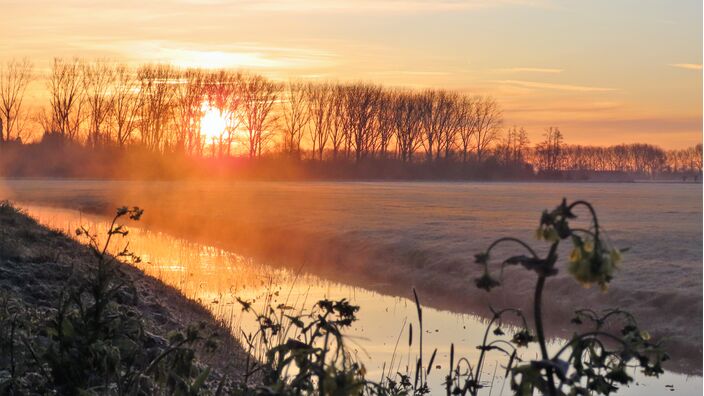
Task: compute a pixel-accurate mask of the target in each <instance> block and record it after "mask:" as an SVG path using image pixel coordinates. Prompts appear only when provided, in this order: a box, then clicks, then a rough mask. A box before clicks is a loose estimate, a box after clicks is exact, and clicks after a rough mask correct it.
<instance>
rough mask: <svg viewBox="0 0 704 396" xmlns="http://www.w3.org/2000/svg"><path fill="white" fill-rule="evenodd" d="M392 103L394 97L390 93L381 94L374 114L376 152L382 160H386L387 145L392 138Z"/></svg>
mask: <svg viewBox="0 0 704 396" xmlns="http://www.w3.org/2000/svg"><path fill="white" fill-rule="evenodd" d="M394 101H395V96H394V94H393V93H392V92H383V94H382V96H381V98H380V99H379V110H378V111H377V112H376V120H375V125H376V131H377V136H378V151H379V156H380V157H381V158H382V159H386V158H387V156H388V150H389V145H390V144H391V139H392V138H393V136H394V130H395V129H394V126H395V124H394Z"/></svg>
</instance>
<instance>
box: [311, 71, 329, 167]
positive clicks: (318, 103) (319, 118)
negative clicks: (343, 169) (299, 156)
mask: <svg viewBox="0 0 704 396" xmlns="http://www.w3.org/2000/svg"><path fill="white" fill-rule="evenodd" d="M332 94H333V87H332V85H330V84H313V83H311V84H308V85H307V86H306V102H307V104H308V114H309V115H310V121H311V128H310V140H311V144H312V151H313V158H315V156H316V155H317V156H318V159H319V160H322V159H323V153H324V152H325V146H326V144H327V142H328V139H329V138H330V123H331V120H332V118H331V117H332V116H331V112H330V110H331V108H330V101H331V100H332Z"/></svg>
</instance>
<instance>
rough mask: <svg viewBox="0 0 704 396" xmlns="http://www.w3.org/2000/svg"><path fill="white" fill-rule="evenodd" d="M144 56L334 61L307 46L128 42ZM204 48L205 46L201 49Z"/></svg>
mask: <svg viewBox="0 0 704 396" xmlns="http://www.w3.org/2000/svg"><path fill="white" fill-rule="evenodd" d="M125 47H126V48H125V50H126V51H127V53H137V54H138V57H139V58H140V59H141V60H148V61H151V62H166V63H172V64H175V65H177V66H181V67H204V68H245V69H301V68H311V67H327V66H330V65H332V62H333V61H332V59H333V57H334V56H333V54H330V53H326V52H324V51H320V50H315V49H306V48H283V47H276V46H267V45H260V44H257V43H241V44H233V45H226V46H225V45H221V46H209V48H202V46H200V47H197V48H198V49H196V48H194V47H193V46H192V45H191V46H189V45H184V43H177V42H159V41H151V42H135V43H133V44H132V45H129V44H128V45H127V46H125ZM201 48H202V49H201Z"/></svg>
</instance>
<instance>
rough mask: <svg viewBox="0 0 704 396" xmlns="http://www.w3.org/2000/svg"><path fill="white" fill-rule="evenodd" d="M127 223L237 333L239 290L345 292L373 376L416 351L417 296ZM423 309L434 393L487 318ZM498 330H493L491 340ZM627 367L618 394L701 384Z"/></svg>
mask: <svg viewBox="0 0 704 396" xmlns="http://www.w3.org/2000/svg"><path fill="white" fill-rule="evenodd" d="M23 209H24V210H26V211H27V213H28V214H29V215H31V216H32V217H34V218H36V219H37V220H38V221H40V222H41V223H42V224H45V225H47V226H49V227H52V228H54V229H59V230H63V231H66V232H67V233H69V234H70V233H71V232H72V230H74V229H75V228H77V227H79V226H82V227H85V228H87V229H90V230H92V231H93V232H96V233H97V234H98V235H104V234H105V232H106V231H107V229H108V227H109V223H108V219H107V218H105V217H101V216H96V215H87V214H85V213H81V212H79V211H75V210H66V209H55V208H47V207H40V206H31V205H30V206H24V207H23ZM128 227H129V231H130V232H129V244H130V249H131V250H132V251H133V252H134V253H136V254H137V255H138V256H139V257H140V258H142V260H143V261H141V262H140V263H136V264H135V265H136V266H137V267H138V268H140V269H141V270H142V271H144V272H145V273H146V274H148V275H151V276H154V277H156V278H158V279H160V280H161V281H163V282H164V283H166V284H169V285H171V286H174V287H176V288H177V289H178V290H180V291H181V292H182V293H183V294H184V295H185V296H187V297H188V298H191V299H194V300H196V301H198V302H199V303H201V304H202V305H204V306H205V307H206V308H207V309H209V310H210V311H211V312H212V313H213V314H214V316H215V317H216V318H217V319H220V320H223V321H224V322H225V323H226V324H228V325H229V326H230V328H231V329H232V332H233V334H234V335H235V336H240V335H241V334H242V333H245V334H247V333H253V332H255V331H256V329H257V328H258V326H259V324H258V323H257V321H256V319H255V317H254V315H253V314H251V313H249V314H248V313H243V312H242V310H241V305H240V304H239V303H238V302H237V300H236V298H242V299H244V300H247V301H251V302H253V306H254V307H255V309H256V310H257V311H259V312H261V311H262V309H263V307H264V303H265V302H266V301H270V302H271V304H272V305H276V304H280V303H282V304H285V305H288V306H292V307H294V309H295V310H298V309H307V308H309V307H310V306H311V305H312V304H314V303H315V302H316V301H318V300H320V299H323V298H329V299H333V300H339V299H342V298H345V299H348V300H349V301H351V302H352V303H353V304H357V305H359V306H361V310H360V312H359V313H358V315H357V316H358V321H357V322H355V323H354V325H353V326H352V327H351V328H349V329H348V330H346V332H345V335H346V338H347V341H348V343H349V346H350V347H351V351H352V352H353V353H354V354H355V355H356V357H357V359H359V361H361V362H362V363H363V364H364V365H365V368H366V369H367V373H368V375H369V378H372V379H378V378H382V376H384V375H387V376H388V375H391V376H393V373H395V372H396V371H399V372H405V371H406V370H407V369H408V367H407V366H408V365H409V362H413V361H415V359H416V358H417V354H418V351H417V349H416V348H415V347H409V346H408V345H407V333H408V325H409V324H412V325H413V326H414V328H417V324H418V322H417V317H416V306H415V304H414V302H413V301H412V299H409V298H403V297H393V296H388V295H386V294H384V293H377V292H374V291H370V290H368V289H365V288H363V287H355V286H350V285H345V284H341V283H338V282H332V281H329V280H326V279H323V278H320V277H317V276H314V275H306V274H302V273H300V272H298V271H293V270H287V269H282V268H279V267H273V266H269V265H266V264H264V263H262V262H259V261H257V260H254V259H252V258H248V257H245V256H242V255H239V254H236V253H233V252H229V251H227V250H223V249H218V248H216V247H213V246H208V245H203V244H199V243H194V242H190V241H188V240H185V239H181V238H175V237H172V236H170V235H168V234H166V233H162V232H154V231H149V230H147V229H143V228H140V227H139V224H135V223H130V225H129V226H128ZM121 248H122V247H121V246H119V244H116V245H115V246H114V247H113V249H114V250H115V251H116V252H117V251H119V250H120V249H121ZM421 301H423V296H421ZM423 317H424V325H425V331H424V334H423V338H424V341H423V343H424V346H425V348H426V353H429V351H431V350H434V349H437V351H438V352H437V359H436V360H435V364H434V367H433V369H434V370H435V373H434V374H433V375H432V376H431V380H430V383H429V384H430V386H431V389H432V391H433V394H436V393H438V394H440V393H443V392H444V385H443V380H444V368H446V367H447V365H448V361H449V348H450V345H451V344H452V345H454V350H455V354H456V356H459V357H465V358H468V359H470V361H476V359H477V358H478V354H479V351H478V350H477V349H476V345H479V344H481V338H482V336H483V334H484V331H485V330H486V325H487V320H486V319H484V318H482V317H481V316H477V315H471V314H462V313H455V312H451V311H446V310H438V309H433V308H430V307H427V306H424V307H423ZM502 327H503V328H504V330H506V331H507V332H511V331H514V329H512V328H511V326H509V325H504V326H502ZM573 327H574V326H573ZM494 338H495V336H493V335H490V340H491V339H494ZM416 342H417V341H416ZM564 342H565V341H564V340H561V339H552V340H551V342H549V344H548V348H549V349H550V350H551V353H554V352H556V351H557V349H559V348H560V347H561V346H562V343H564ZM539 353H540V352H539V349H538V347H537V345H535V344H532V345H530V346H529V347H528V348H522V349H521V350H520V356H522V357H524V358H535V357H536V356H537V355H539ZM426 358H427V356H426ZM486 358H487V361H486V364H485V366H484V370H483V378H484V380H483V381H482V382H483V384H484V385H486V386H491V388H492V393H491V394H495V395H506V394H510V390H509V389H510V383H509V380H508V379H507V378H505V377H504V370H503V368H502V367H503V365H505V364H506V357H505V356H503V355H502V354H500V353H490V354H488V355H487V357H486ZM410 364H412V363H410ZM438 371H439V372H438ZM630 374H631V375H633V376H634V378H635V379H636V382H635V383H634V384H631V386H629V387H623V388H622V389H621V390H620V391H619V392H618V394H619V395H660V394H662V393H663V392H665V391H668V393H669V394H674V395H692V394H700V393H701V391H702V382H701V377H699V376H689V375H682V374H676V373H672V372H666V373H665V374H664V375H662V376H661V377H660V378H649V377H645V376H643V375H641V374H639V373H638V370H637V369H635V368H634V369H632V373H630ZM670 389H671V390H670Z"/></svg>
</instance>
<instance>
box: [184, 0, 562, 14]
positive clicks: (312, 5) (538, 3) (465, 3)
mask: <svg viewBox="0 0 704 396" xmlns="http://www.w3.org/2000/svg"><path fill="white" fill-rule="evenodd" d="M187 1H192V0H187ZM210 1H211V2H212V1H215V2H217V1H223V2H224V0H210ZM551 3H552V1H551V0H242V1H240V2H239V4H240V5H241V6H244V7H247V8H251V9H257V10H265V11H285V12H315V11H326V12H330V11H352V12H366V11H375V12H378V11H393V12H434V11H436V12H437V11H459V10H475V9H486V8H494V7H501V6H525V7H548V6H550V5H551Z"/></svg>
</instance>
